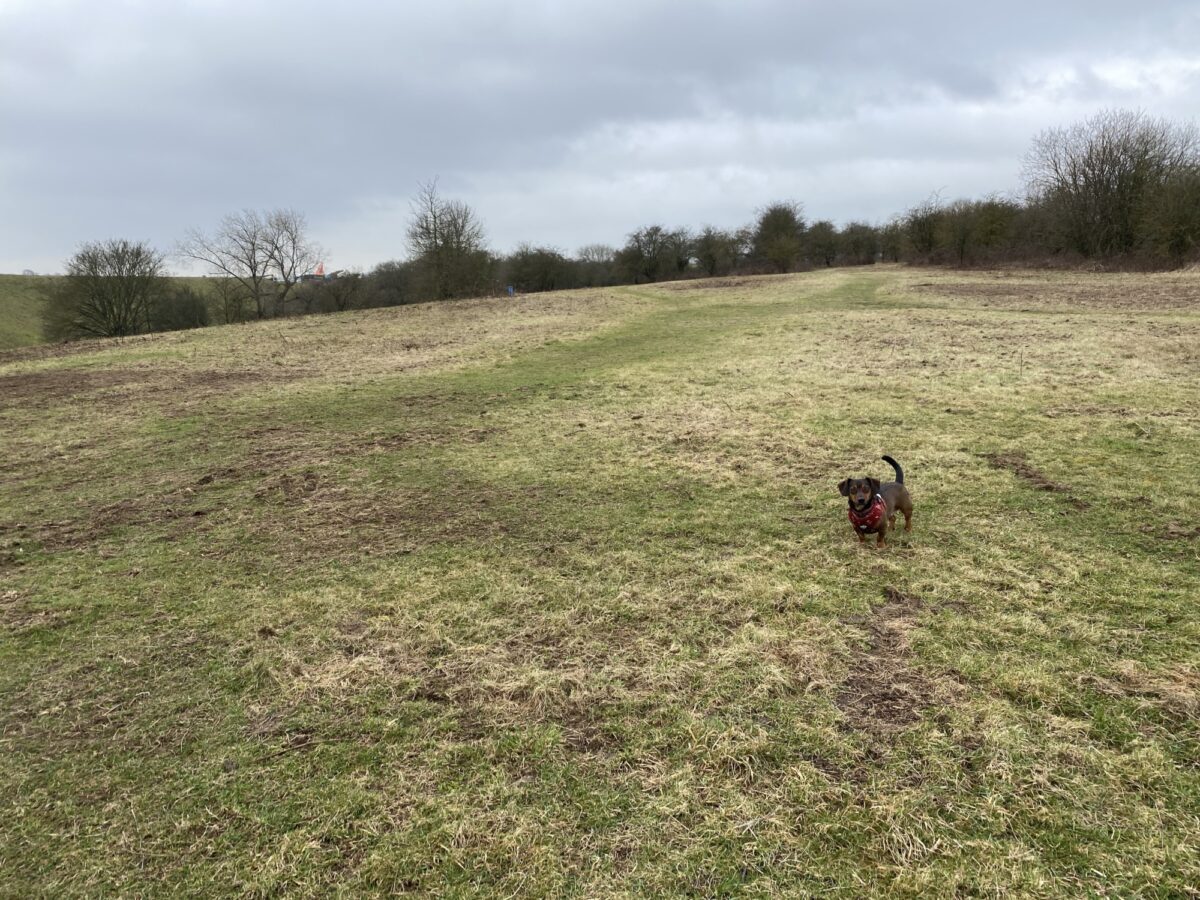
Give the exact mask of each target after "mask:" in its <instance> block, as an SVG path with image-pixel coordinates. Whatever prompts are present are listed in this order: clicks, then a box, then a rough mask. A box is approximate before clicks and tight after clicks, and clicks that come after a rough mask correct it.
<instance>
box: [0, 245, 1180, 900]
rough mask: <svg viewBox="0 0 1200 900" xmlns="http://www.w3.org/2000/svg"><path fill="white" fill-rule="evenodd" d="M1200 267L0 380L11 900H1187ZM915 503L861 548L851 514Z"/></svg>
mask: <svg viewBox="0 0 1200 900" xmlns="http://www.w3.org/2000/svg"><path fill="white" fill-rule="evenodd" d="M1198 288H1200V275H1197V274H1194V273H1193V274H1191V275H1184V274H1177V275H1153V276H1144V275H1143V276H1134V275H1117V276H1113V275H1108V276H1106V275H1064V274H1054V275H1045V274H1035V273H1019V272H1005V273H965V274H964V273H956V272H949V271H922V270H910V269H898V268H891V267H877V268H866V269H862V270H834V271H830V272H817V273H810V274H806V275H797V276H781V277H764V278H726V279H717V280H711V281H704V282H694V281H693V282H681V283H675V284H659V285H648V286H640V287H626V288H615V289H609V290H592V291H580V292H571V293H561V294H544V295H533V296H528V297H521V298H517V299H507V298H505V299H498V300H477V301H464V302H458V303H442V304H433V305H423V306H412V307H405V308H401V309H390V310H373V311H367V312H359V313H350V314H340V315H330V316H320V317H310V318H301V319H291V320H286V321H271V322H263V323H253V324H248V325H243V326H236V327H228V328H210V329H204V330H200V331H193V332H179V333H172V334H164V335H153V336H147V337H138V338H131V339H126V340H121V341H103V342H84V343H81V344H79V345H73V346H69V347H61V348H56V349H55V350H54V351H53V352H51V353H47V354H22V353H21V352H19V351H18V352H16V353H8V354H5V355H3V356H0V465H2V466H3V476H2V477H3V484H4V489H3V490H0V808H3V810H4V826H3V829H4V839H3V840H2V841H0V895H3V896H13V897H32V896H84V895H87V896H93V895H94V896H149V895H160V896H189V895H203V896H213V895H239V896H254V897H267V896H306V897H320V896H346V897H358V896H391V895H395V894H398V893H414V894H417V895H423V896H425V895H436V896H480V897H485V896H486V897H491V896H544V897H571V896H578V897H599V896H606V897H607V896H697V897H714V896H793V897H803V896H822V897H824V896H832V897H846V898H851V897H853V898H857V897H877V896H908V897H912V896H920V897H966V896H989V897H996V896H1036V897H1079V896H1096V897H1101V896H1104V897H1132V896H1146V897H1151V896H1153V897H1184V896H1191V895H1193V894H1194V893H1195V887H1196V885H1197V884H1200V769H1198V767H1197V759H1200V725H1198V723H1200V650H1198V648H1200V625H1198V621H1200V620H1198V618H1197V610H1196V598H1197V597H1198V596H1200V557H1198V555H1197V548H1198V546H1200V545H1198V541H1200V528H1198V525H1197V520H1196V515H1195V511H1196V510H1197V509H1200V487H1198V484H1200V482H1198V481H1197V479H1196V473H1195V469H1196V460H1197V458H1198V457H1200V358H1198V357H1197V353H1196V347H1197V345H1198V340H1200V308H1198V306H1197V302H1196V300H1197V296H1198ZM881 453H890V454H891V455H893V456H895V457H896V458H897V459H898V460H899V461H900V462H901V463H902V464H903V465H904V467H905V470H906V474H907V483H908V485H909V487H910V489H911V491H912V495H913V497H914V501H915V504H916V513H915V517H914V526H915V527H914V530H913V532H912V533H911V534H905V533H903V532H901V533H899V534H896V535H894V536H893V539H892V541H891V543H890V545H889V546H886V547H884V548H877V547H876V546H874V545H873V544H868V545H863V544H860V543H859V542H858V541H857V540H856V538H855V536H854V534H853V533H852V531H851V528H850V525H849V523H848V522H847V516H846V507H845V501H844V499H843V498H842V497H840V496H838V493H837V489H836V485H837V483H838V482H839V481H840V480H841V479H843V478H845V477H847V476H850V475H865V474H869V475H872V476H875V477H891V473H890V471H889V470H888V468H887V466H886V465H885V464H884V463H882V462H880V461H879V456H880V454H881Z"/></svg>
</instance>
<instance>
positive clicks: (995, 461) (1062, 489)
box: [983, 450, 1091, 509]
mask: <svg viewBox="0 0 1200 900" xmlns="http://www.w3.org/2000/svg"><path fill="white" fill-rule="evenodd" d="M983 458H984V459H986V460H987V461H988V464H989V465H991V466H992V468H994V469H1005V470H1006V471H1009V472H1012V473H1013V474H1014V475H1016V476H1017V477H1019V478H1022V479H1024V480H1025V481H1026V482H1028V483H1029V484H1030V486H1031V487H1033V488H1034V490H1038V491H1050V492H1052V493H1056V494H1062V495H1064V499H1065V500H1066V501H1067V502H1068V503H1070V504H1071V505H1072V506H1074V507H1075V508H1076V509H1087V508H1088V507H1089V506H1090V505H1091V504H1089V503H1088V502H1087V501H1085V500H1080V499H1079V498H1078V497H1076V496H1075V495H1074V494H1072V493H1071V487H1070V486H1069V485H1065V484H1061V483H1060V482H1057V481H1052V480H1051V479H1050V478H1048V477H1047V476H1046V475H1045V473H1043V472H1042V471H1041V470H1040V469H1037V468H1035V467H1034V466H1033V465H1031V464H1030V462H1029V460H1028V458H1027V457H1026V456H1025V454H1024V453H1022V452H1021V451H1019V450H1014V451H1011V452H1009V453H985V454H983Z"/></svg>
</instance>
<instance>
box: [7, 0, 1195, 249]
mask: <svg viewBox="0 0 1200 900" xmlns="http://www.w3.org/2000/svg"><path fill="white" fill-rule="evenodd" d="M1198 47H1200V3H1197V2H1196V0H1187V2H1141V3H1129V2H1121V3H1110V2H1097V0H1092V2H1079V3H1065V2H1046V0H1040V2H1024V0H1022V2H1006V3H989V4H976V3H971V2H964V0H958V2H955V3H920V2H909V3H898V2H895V0H889V2H886V3H853V2H850V3H844V2H843V3H828V2H824V3H807V2H797V0H792V2H788V0H742V2H704V0H687V2H672V3H667V2H661V3H656V2H651V0H601V2H570V0H558V2H553V0H543V2H533V0H529V2H515V0H514V2H500V0H495V2H463V0H441V2H439V3H433V4H420V6H419V7H418V5H417V4H416V3H382V2H353V0H352V2H345V0H343V2H340V3H336V4H335V3H311V2H303V0H286V2H283V0H279V2H273V0H272V2H267V0H262V2H253V0H230V2H217V0H193V2H184V0H173V2H172V0H154V2H120V0H105V2H97V0H92V2H70V0H63V2H56V0H29V2H23V0H0V271H3V272H19V271H21V270H23V269H27V268H28V269H33V270H36V271H39V272H47V271H60V270H61V268H62V264H63V261H64V260H65V259H66V257H68V256H69V255H70V254H71V252H72V251H73V250H74V249H75V247H76V246H77V245H78V244H79V243H80V242H82V241H87V240H95V239H101V238H108V237H125V238H130V239H134V240H146V241H149V242H151V243H152V244H154V245H155V246H157V247H159V248H161V249H163V250H168V249H170V248H171V247H172V246H173V245H174V243H175V242H176V241H177V240H178V239H179V238H180V237H182V235H183V233H184V232H185V231H186V230H187V229H188V228H190V227H199V228H202V229H205V230H209V229H212V228H214V227H215V226H216V225H217V223H218V222H219V221H220V219H221V217H222V216H223V215H224V214H226V213H229V212H233V211H236V210H239V209H243V208H259V209H265V208H273V207H292V208H294V209H297V210H299V211H302V212H303V213H305V214H306V215H307V217H308V221H309V225H310V230H311V233H312V236H313V237H314V238H316V239H317V240H318V241H319V242H320V243H321V244H322V245H323V246H324V247H325V248H326V250H327V255H326V264H327V267H330V268H342V267H349V266H357V267H361V268H363V269H369V268H370V267H371V266H373V265H374V264H375V263H378V262H380V261H383V260H386V259H395V258H400V257H403V256H404V255H405V252H406V250H405V242H404V230H405V225H406V221H407V219H408V215H409V199H410V198H411V197H412V196H413V194H414V192H415V190H416V188H417V186H418V183H419V182H421V181H422V180H426V179H431V178H434V177H437V178H438V179H439V185H440V188H441V191H442V193H443V194H444V195H446V196H448V197H453V198H457V199H461V200H464V201H466V202H467V203H469V204H470V205H471V206H473V207H474V208H475V210H476V211H477V212H478V213H479V215H480V217H481V218H482V220H483V222H484V225H485V227H486V229H487V235H488V238H489V241H490V243H491V246H492V247H493V248H494V249H495V250H498V251H507V250H510V249H511V248H512V247H514V246H515V245H516V244H517V243H519V242H521V241H530V242H532V243H537V244H548V245H552V246H556V247H558V248H560V249H563V250H565V251H568V252H573V251H574V250H576V249H577V248H578V247H580V246H581V245H584V244H588V243H593V242H602V243H608V244H614V245H620V244H621V243H623V241H624V238H625V235H626V234H628V233H629V232H630V231H632V230H633V229H635V228H637V227H639V226H641V225H645V224H653V223H661V224H664V225H667V226H669V227H676V226H682V225H687V226H699V225H702V224H706V223H709V224H713V225H719V226H730V227H732V226H737V225H741V224H744V223H745V222H748V221H749V220H750V219H751V218H752V217H753V215H754V210H755V208H757V207H760V206H762V205H764V204H766V203H769V202H771V201H772V200H777V199H795V200H799V201H801V202H802V203H803V204H804V207H805V210H806V212H807V214H808V216H809V218H810V219H811V218H829V219H833V220H834V221H836V222H839V223H843V222H846V221H848V220H851V219H867V220H883V219H886V218H887V217H889V216H890V215H891V214H892V213H894V212H896V211H898V210H901V209H903V208H904V207H905V206H908V205H911V204H912V203H914V202H916V201H919V200H921V199H923V198H924V197H926V196H928V195H929V194H930V193H931V192H932V191H935V190H937V191H940V192H941V193H942V195H943V196H945V197H947V198H953V197H958V196H978V195H981V194H984V193H988V192H993V191H995V192H1011V191H1017V190H1019V187H1020V168H1021V156H1022V154H1023V153H1024V152H1025V149H1026V148H1027V146H1028V145H1029V141H1030V139H1031V137H1032V136H1033V135H1034V134H1036V133H1037V132H1038V131H1040V130H1041V129H1043V128H1046V127H1048V126H1052V125H1057V124H1068V123H1070V122H1073V121H1076V120H1078V119H1081V118H1085V117H1087V116H1089V115H1091V114H1093V113H1095V112H1097V111H1099V110H1101V109H1103V108H1106V107H1114V106H1120V107H1130V108H1136V109H1142V110H1144V111H1145V112H1148V113H1151V114H1153V115H1159V116H1167V117H1171V118H1174V119H1191V118H1194V117H1196V116H1197V115H1200V53H1198V51H1197V48H1198Z"/></svg>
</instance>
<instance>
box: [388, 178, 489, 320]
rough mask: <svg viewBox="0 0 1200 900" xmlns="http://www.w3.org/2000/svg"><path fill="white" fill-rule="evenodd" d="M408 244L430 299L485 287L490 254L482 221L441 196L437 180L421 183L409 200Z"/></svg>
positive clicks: (462, 293)
mask: <svg viewBox="0 0 1200 900" xmlns="http://www.w3.org/2000/svg"><path fill="white" fill-rule="evenodd" d="M408 247H409V250H410V251H411V253H412V256H413V261H414V262H415V263H417V265H418V267H419V268H420V270H421V271H422V273H423V275H424V277H425V281H426V286H425V287H426V292H427V293H428V294H429V295H430V296H431V297H432V298H433V299H435V300H447V299H450V298H453V297H465V296H469V295H470V294H472V293H478V292H481V291H482V290H483V289H484V287H485V286H486V285H485V282H486V280H487V272H488V269H489V267H490V264H491V255H490V254H489V253H488V252H487V247H486V245H485V240H484V232H483V223H482V222H481V221H480V220H479V217H478V216H477V215H476V214H475V211H474V210H473V209H471V207H469V206H467V204H465V203H463V202H461V201H459V200H444V199H442V197H441V196H440V195H439V194H438V191H437V180H436V179H435V180H434V181H430V182H427V183H425V184H422V185H421V186H420V190H419V191H418V192H417V196H416V198H415V199H414V200H413V201H412V217H411V218H410V220H409V225H408Z"/></svg>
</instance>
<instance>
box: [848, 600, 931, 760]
mask: <svg viewBox="0 0 1200 900" xmlns="http://www.w3.org/2000/svg"><path fill="white" fill-rule="evenodd" d="M884 596H885V598H886V601H887V602H886V603H884V605H882V606H880V607H878V608H876V609H875V610H874V612H873V613H872V614H871V616H870V617H869V618H868V619H867V620H866V621H865V622H862V623H861V627H863V628H864V629H865V631H866V632H867V638H868V639H867V646H866V648H865V649H864V650H862V651H861V652H859V653H858V654H857V655H856V656H855V657H854V659H853V660H852V661H851V663H850V672H849V674H848V675H847V676H846V680H845V681H844V682H843V683H842V686H841V689H840V690H839V691H838V694H837V697H836V698H835V702H836V704H837V706H838V708H839V709H840V710H841V711H842V715H843V716H845V718H846V722H847V724H848V725H849V726H850V727H851V728H854V729H855V730H857V731H862V732H865V733H867V734H871V735H874V736H876V737H886V736H888V735H891V734H894V733H896V732H898V731H901V730H903V729H904V728H905V727H907V726H908V725H911V724H912V723H913V722H915V721H917V719H919V718H920V715H921V712H922V711H923V710H925V709H926V708H928V707H929V706H931V705H932V704H933V703H934V702H935V700H936V699H937V694H938V690H937V685H936V684H935V682H934V681H933V680H932V679H931V678H929V677H928V676H926V675H924V674H922V673H921V672H919V671H917V670H916V669H913V668H912V667H911V666H910V665H909V664H908V660H909V656H910V653H909V632H910V631H911V630H912V628H913V627H914V625H915V624H916V618H917V613H918V611H919V610H920V609H921V608H922V606H923V605H924V604H923V603H922V601H921V600H920V599H918V598H916V597H911V596H909V595H907V594H904V593H902V592H900V591H898V590H896V589H895V588H891V587H889V588H886V589H885V591H884ZM854 624H859V623H854Z"/></svg>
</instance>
